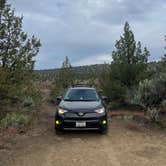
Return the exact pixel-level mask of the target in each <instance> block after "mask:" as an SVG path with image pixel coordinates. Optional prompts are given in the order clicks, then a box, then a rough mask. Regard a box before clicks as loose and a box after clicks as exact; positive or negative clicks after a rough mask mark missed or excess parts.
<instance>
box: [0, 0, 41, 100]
mask: <svg viewBox="0 0 166 166" xmlns="http://www.w3.org/2000/svg"><path fill="white" fill-rule="evenodd" d="M22 20H23V17H18V16H16V15H15V11H14V10H13V9H12V8H11V6H10V5H8V4H6V1H5V0H1V3H0V94H1V95H0V101H1V100H3V99H5V98H10V99H11V98H15V99H16V100H17V97H18V94H19V93H20V92H21V90H22V89H23V88H24V87H25V85H28V84H29V83H30V81H31V80H32V73H33V69H34V64H35V61H34V57H35V56H36V55H37V53H38V52H39V47H40V46H41V44H40V41H39V40H38V39H37V38H35V37H34V36H32V38H28V36H27V34H26V33H25V32H24V31H23V30H22Z"/></svg>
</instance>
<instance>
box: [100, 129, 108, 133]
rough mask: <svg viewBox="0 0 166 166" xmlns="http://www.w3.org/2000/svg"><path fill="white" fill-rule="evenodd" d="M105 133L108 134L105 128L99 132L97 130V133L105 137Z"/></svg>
mask: <svg viewBox="0 0 166 166" xmlns="http://www.w3.org/2000/svg"><path fill="white" fill-rule="evenodd" d="M107 132H108V129H107V128H105V129H100V130H99V133H100V134H102V135H106V134H107Z"/></svg>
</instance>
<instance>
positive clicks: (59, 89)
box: [51, 56, 75, 102]
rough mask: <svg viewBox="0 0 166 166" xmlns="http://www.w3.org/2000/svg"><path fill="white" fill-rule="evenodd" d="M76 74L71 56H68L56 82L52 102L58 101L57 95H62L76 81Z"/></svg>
mask: <svg viewBox="0 0 166 166" xmlns="http://www.w3.org/2000/svg"><path fill="white" fill-rule="evenodd" d="M74 80H75V74H74V71H73V68H72V65H71V63H70V60H69V58H68V57H67V56H66V57H65V60H64V62H63V63H62V68H61V69H60V70H59V73H58V75H57V77H56V79H55V82H54V88H53V90H52V94H51V96H52V97H51V102H55V101H56V96H58V95H62V94H63V92H64V90H65V89H66V88H68V87H69V86H70V85H72V84H73V83H74Z"/></svg>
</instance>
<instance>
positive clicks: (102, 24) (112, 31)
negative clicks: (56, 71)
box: [9, 0, 166, 69]
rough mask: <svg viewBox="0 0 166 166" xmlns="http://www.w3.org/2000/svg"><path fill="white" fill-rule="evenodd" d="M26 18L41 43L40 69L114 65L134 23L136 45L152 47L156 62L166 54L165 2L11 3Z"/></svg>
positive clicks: (14, 0) (50, 0)
mask: <svg viewBox="0 0 166 166" xmlns="http://www.w3.org/2000/svg"><path fill="white" fill-rule="evenodd" d="M9 3H11V4H12V7H14V8H15V9H16V14H17V15H23V16H24V20H23V26H24V30H25V31H26V32H28V34H29V35H31V34H35V35H36V36H37V37H38V38H40V39H41V42H42V48H41V50H40V53H39V54H38V56H37V59H36V60H37V62H36V68H37V69H44V68H55V67H60V66H61V64H62V61H63V59H64V57H65V56H68V57H69V58H70V61H71V62H72V65H74V66H75V65H87V64H96V63H104V62H110V61H111V52H112V51H113V50H114V44H115V41H116V40H118V39H119V37H120V35H121V34H122V33H123V26H124V23H125V21H128V22H129V23H130V26H131V28H132V30H133V31H134V33H135V37H136V40H137V41H138V40H140V41H141V42H142V45H143V46H147V47H148V49H149V50H150V52H151V60H159V59H160V58H161V56H162V55H163V54H164V45H165V42H164V35H166V17H165V15H166V1H165V0H154V1H152V0H139V1H138V0H42V1H41V0H9Z"/></svg>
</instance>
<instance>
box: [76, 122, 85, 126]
mask: <svg viewBox="0 0 166 166" xmlns="http://www.w3.org/2000/svg"><path fill="white" fill-rule="evenodd" d="M76 127H86V122H76Z"/></svg>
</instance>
